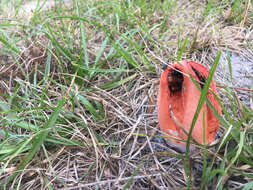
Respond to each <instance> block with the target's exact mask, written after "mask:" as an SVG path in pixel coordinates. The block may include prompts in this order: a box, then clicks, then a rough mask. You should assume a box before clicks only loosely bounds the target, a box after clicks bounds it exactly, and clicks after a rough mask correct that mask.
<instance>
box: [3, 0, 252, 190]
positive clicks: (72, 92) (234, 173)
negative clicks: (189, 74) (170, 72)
mask: <svg viewBox="0 0 253 190" xmlns="http://www.w3.org/2000/svg"><path fill="white" fill-rule="evenodd" d="M130 2H131V4H130V5H128V6H129V7H128V8H127V5H126V4H124V3H123V1H122V2H121V1H120V2H119V3H117V1H112V2H108V1H94V2H93V1H89V3H88V5H89V6H87V5H86V4H85V3H80V5H79V7H80V10H82V11H83V15H84V16H83V17H84V18H88V19H90V20H92V21H95V22H96V23H99V24H101V25H102V26H104V27H105V28H107V29H108V30H109V32H111V34H112V36H110V35H109V33H108V31H107V30H104V29H103V28H102V27H98V25H95V24H94V23H91V22H88V21H87V22H84V28H85V35H86V37H87V41H86V44H84V43H82V31H81V30H80V28H81V27H80V26H79V25H80V20H79V18H78V17H74V18H67V16H73V15H76V14H77V13H76V12H77V9H78V8H76V6H75V4H68V6H67V7H63V8H62V7H58V6H59V5H56V6H55V7H54V6H52V7H51V5H50V7H49V8H50V9H49V10H43V12H40V11H38V12H35V13H34V14H33V15H32V16H31V15H30V16H31V17H30V16H29V18H30V20H29V22H26V21H25V20H24V21H23V20H22V22H18V24H17V23H16V22H17V21H16V20H15V19H16V18H17V17H18V18H22V14H21V16H20V14H19V15H15V16H13V15H11V14H8V15H6V14H5V15H2V16H1V18H2V19H3V18H7V17H8V18H9V19H11V21H10V22H9V21H7V20H2V21H0V24H2V25H3V26H4V24H7V26H8V27H4V29H1V30H0V32H2V36H5V37H6V36H8V38H4V39H8V42H9V43H8V44H7V45H6V44H4V43H3V44H1V43H0V48H1V49H0V76H1V79H2V80H1V82H0V90H1V91H0V93H1V94H2V95H1V97H0V98H1V102H0V104H1V107H0V110H1V111H2V112H1V125H2V126H1V130H0V143H1V145H2V147H3V148H2V149H1V148H0V156H1V157H0V166H1V168H2V170H0V185H1V186H0V189H62V190H71V189H73V190H74V189H187V176H186V171H185V168H184V165H183V159H182V156H183V153H182V152H178V151H177V150H176V149H175V148H174V147H172V146H171V145H170V144H169V142H167V141H166V140H165V139H164V138H163V135H164V134H162V133H161V131H160V130H159V127H158V122H157V115H156V97H157V89H158V83H159V74H160V73H161V65H162V64H163V63H167V64H171V63H172V62H174V61H176V60H177V59H178V58H179V59H185V58H187V59H192V60H196V61H198V62H200V63H202V64H204V65H206V66H208V67H211V65H212V63H213V60H214V58H215V56H216V53H217V50H218V49H221V50H223V51H224V52H225V51H226V48H228V50H229V51H230V52H234V53H237V54H239V55H241V56H244V57H246V58H247V59H249V60H250V61H251V63H252V60H253V53H252V46H250V44H253V27H252V24H251V23H252V19H253V17H252V6H249V7H248V4H247V2H250V1H245V2H244V3H242V5H244V7H243V8H242V10H243V11H244V12H243V13H244V15H245V14H246V12H247V15H249V16H246V17H245V16H243V17H242V19H241V20H240V19H239V17H238V11H234V12H233V11H232V10H231V9H232V6H231V4H230V3H229V2H228V1H225V0H224V1H220V2H219V1H214V5H213V6H217V7H216V8H213V9H211V10H209V11H208V12H207V13H206V15H205V12H206V10H208V8H207V7H208V5H207V4H206V3H205V1H203V2H200V1H184V0H181V1H178V3H176V1H170V2H169V1H168V3H167V4H166V2H163V1H157V2H159V3H157V6H158V5H161V7H159V8H156V7H155V6H154V8H153V9H152V8H150V9H149V8H147V9H145V8H143V7H144V5H145V3H144V1H139V2H143V6H140V5H138V4H135V3H134V2H132V1H130ZM145 2H146V1H145ZM147 2H149V1H147ZM155 2H156V1H150V2H149V3H154V4H155ZM136 3H137V1H136ZM121 4H122V7H120V5H121ZM123 5H124V6H123ZM131 6H133V7H131ZM138 6H139V7H138ZM124 7H125V8H124ZM93 8H94V10H93ZM163 8H164V9H163ZM112 10H113V11H112ZM41 11H42V10H41ZM229 11H230V12H229ZM37 13H38V14H37ZM165 13H167V14H165ZM239 13H240V12H239ZM36 14H37V15H36ZM234 15H235V16H234ZM236 15H237V16H236ZM250 15H251V16H250ZM60 17H63V19H61V18H60ZM234 17H235V18H234ZM117 18H118V19H119V20H117ZM245 18H246V19H245ZM237 19H239V20H237ZM12 24H14V26H12ZM135 30H136V31H135ZM50 31H52V32H51V33H50ZM80 31H81V32H80ZM106 36H107V37H109V38H108V41H107V43H106V42H105V37H106ZM185 39H188V42H187V43H186V46H185V47H184V48H183V43H184V40H185ZM104 43H106V45H104ZM50 44H51V45H52V48H51V49H50ZM8 45H9V46H8ZM85 46H86V47H85ZM112 47H114V49H112ZM117 48H118V49H120V50H122V51H120V50H117ZM13 49H14V50H13ZM15 49H16V50H17V51H16V52H15ZM65 50H66V51H67V52H69V53H70V55H68V53H66V51H65ZM80 50H81V53H80ZM101 50H102V53H101V57H98V55H99V52H100V51H101ZM180 50H182V55H181V56H179V52H180ZM64 51H65V52H64ZM85 51H86V52H87V55H88V62H89V69H95V71H94V70H93V71H92V70H91V71H88V72H86V71H83V70H82V69H81V68H79V70H78V68H77V67H75V64H80V63H81V64H83V63H86V61H87V60H86V57H85ZM83 52H84V53H83ZM49 55H50V56H51V59H50V60H51V61H50V64H48V63H49V62H48V59H49ZM224 55H225V54H224ZM124 56H125V57H124ZM97 58H99V61H96V59H97ZM129 59H130V60H129ZM131 59H132V60H133V61H132V62H131ZM134 61H135V62H134ZM134 63H136V66H134ZM48 65H50V69H49V70H47V67H48ZM83 65H85V64H83ZM96 69H98V70H97V71H96ZM99 69H102V70H103V69H108V70H110V69H111V70H113V69H122V70H128V71H127V72H121V71H116V72H113V73H110V72H108V73H106V72H102V71H99ZM49 71H50V72H49ZM98 71H99V72H98ZM103 71H104V70H103ZM47 72H49V74H48V75H47V74H46V73H47ZM227 75H228V76H227V78H229V72H228V73H227ZM215 77H216V78H215V79H216V81H217V82H218V83H220V84H221V85H228V84H230V83H227V82H229V81H228V80H224V78H225V77H224V75H223V73H222V71H221V70H217V73H216V76H215ZM73 78H75V83H74V84H73V83H71V81H72V79H73ZM235 80H239V79H235ZM105 84H106V85H105ZM248 85H250V84H246V85H245V86H241V87H243V88H249V86H248ZM222 89H223V88H221V90H220V95H221V97H222V104H223V105H224V106H225V107H226V109H227V110H228V111H229V113H231V114H233V113H234V109H237V110H236V111H235V112H236V113H237V114H236V115H233V117H234V118H233V119H234V121H235V122H237V121H238V120H239V121H240V119H241V120H243V119H244V118H245V117H246V116H245V115H246V114H247V113H250V114H249V115H250V116H251V115H252V110H251V112H250V110H249V112H246V111H245V109H246V108H244V105H246V107H247V106H248V109H249V106H250V103H249V101H250V92H244V91H243V92H244V93H246V95H245V96H246V98H245V99H243V101H242V102H240V101H238V102H236V98H235V97H238V95H235V96H234V98H231V99H232V100H231V99H230V98H229V97H230V95H231V94H233V93H235V94H236V92H233V91H232V92H231V91H229V89H227V90H222ZM67 91H68V92H69V94H68V99H67V100H66V103H65V105H64V106H63V107H62V109H61V112H60V113H59V116H58V117H57V120H56V122H55V124H54V125H53V126H51V127H49V129H48V130H49V131H50V133H49V134H48V136H47V137H46V138H45V139H44V141H43V142H44V143H43V144H42V145H41V146H40V148H38V149H37V150H36V154H35V155H34V156H33V158H32V159H30V160H29V163H27V164H26V165H25V168H24V169H22V170H21V171H16V169H17V167H18V165H19V164H20V163H22V162H21V161H22V160H24V158H25V157H26V156H27V155H28V153H29V151H30V150H31V149H32V148H31V147H32V146H33V144H35V143H36V142H37V141H36V138H35V137H36V135H38V134H39V132H40V131H42V130H43V127H45V126H46V124H45V123H47V121H48V120H49V119H50V118H51V115H52V114H53V113H54V111H55V107H56V105H57V104H58V101H59V100H60V99H62V98H63V96H64V94H65V93H66V92H67ZM228 93H231V94H228ZM240 93H241V92H240ZM240 93H239V96H240ZM83 98H85V99H86V100H87V101H89V103H90V104H89V103H87V101H85V100H83ZM231 102H232V103H233V104H232V103H231ZM242 105H243V106H242ZM235 106H236V108H235ZM240 106H241V107H240ZM6 107H7V108H6ZM94 110H95V112H96V113H97V114H96V113H94V112H93V111H94ZM240 114H241V115H240ZM8 119H9V120H8ZM224 119H225V120H226V121H227V120H228V118H227V117H226V116H224ZM17 120H19V121H20V120H21V121H24V122H26V123H25V124H24V126H21V125H18V124H16V123H15V122H16V121H17ZM8 121H11V122H8ZM232 122H233V121H228V123H229V124H231V125H232ZM17 123H18V122H17ZM32 126H35V127H34V129H32ZM240 130H241V131H245V134H246V133H247V135H246V137H245V138H246V140H245V142H246V143H248V144H247V145H248V147H250V146H252V142H253V140H252V118H251V117H249V118H247V119H246V120H245V121H244V122H243V123H242V124H241V128H240V129H239V132H238V131H237V132H238V134H239V133H240ZM250 130H251V131H250ZM229 132H230V131H229V129H227V128H226V127H225V126H221V127H220V130H219V132H218V135H217V138H219V139H220V142H221V141H223V140H225V139H224V136H223V135H224V134H226V133H229ZM229 136H230V139H228V140H226V142H225V144H224V146H222V148H220V149H219V148H218V145H217V146H216V147H213V148H210V149H207V150H206V149H204V148H203V147H202V148H201V147H200V148H199V149H198V150H196V151H194V152H191V154H190V157H189V158H188V160H189V165H190V167H191V181H192V184H191V189H200V185H201V181H202V172H203V168H204V167H203V162H204V161H203V157H204V151H205V150H206V151H207V157H206V159H207V162H208V165H210V164H211V163H212V165H213V167H212V170H215V169H220V170H222V169H223V170H225V169H226V168H227V167H228V166H229V163H230V162H231V160H232V159H233V158H234V155H232V156H231V155H230V152H233V151H234V152H235V153H236V151H237V149H236V150H235V149H233V147H235V145H236V143H237V142H236V141H235V140H234V139H236V138H233V135H229ZM30 138H32V140H30ZM250 143H251V144H250ZM23 145H24V146H23ZM5 151H6V152H5ZM8 151H10V152H8ZM216 151H218V152H217V153H216ZM247 154H248V152H247V151H245V150H244V152H242V154H241V156H242V157H244V158H242V157H240V159H239V158H238V159H237V161H236V162H234V164H233V165H232V166H231V167H230V168H229V171H228V173H227V175H226V176H222V175H219V173H217V174H216V175H215V176H214V178H213V179H212V180H209V181H208V182H206V183H205V187H203V188H204V189H216V188H217V183H218V181H219V180H220V179H222V181H221V185H222V187H223V188H227V189H242V187H243V186H244V185H245V184H246V183H248V182H250V181H252V176H253V175H252V172H253V169H252V167H251V165H250V162H251V163H252V155H247ZM213 158H214V159H213ZM212 159H213V160H212ZM245 159H246V160H247V161H245ZM15 172H18V174H19V175H18V176H15V178H13V180H12V181H10V183H8V184H6V183H5V182H6V181H7V180H8V178H9V177H10V176H12V175H13V174H14V173H15ZM219 188H220V187H219Z"/></svg>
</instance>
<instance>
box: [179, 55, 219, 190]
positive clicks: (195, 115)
mask: <svg viewBox="0 0 253 190" xmlns="http://www.w3.org/2000/svg"><path fill="white" fill-rule="evenodd" d="M220 55H221V51H219V52H218V54H217V56H216V58H215V60H214V63H213V65H212V68H211V69H210V71H209V74H208V77H207V79H206V82H205V85H204V88H203V90H202V92H201V95H200V98H199V102H198V106H197V109H196V111H195V114H194V116H193V119H192V123H191V127H190V130H189V133H188V134H189V135H188V138H187V143H186V153H185V154H186V159H185V161H184V165H185V170H186V174H187V188H188V189H190V187H191V179H190V168H189V165H188V159H187V158H188V157H189V152H190V140H191V136H192V131H193V128H194V126H195V123H196V121H197V118H198V116H199V113H200V110H201V108H202V106H203V104H204V102H205V100H206V95H207V93H208V91H209V87H210V84H211V81H212V78H213V75H214V72H215V70H216V67H217V65H218V63H219V60H220Z"/></svg>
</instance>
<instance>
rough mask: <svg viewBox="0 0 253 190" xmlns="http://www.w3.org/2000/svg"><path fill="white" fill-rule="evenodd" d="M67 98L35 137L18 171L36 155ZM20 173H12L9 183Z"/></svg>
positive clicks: (60, 103) (61, 101) (59, 104)
mask: <svg viewBox="0 0 253 190" xmlns="http://www.w3.org/2000/svg"><path fill="white" fill-rule="evenodd" d="M65 102H66V99H65V98H63V99H62V100H60V101H59V103H58V106H57V107H56V108H55V110H54V112H53V114H52V115H51V117H50V118H49V120H48V121H47V123H46V124H45V125H44V126H43V129H44V130H41V131H40V132H39V133H38V134H37V135H36V136H35V137H34V139H33V140H34V142H33V143H32V148H31V149H30V151H29V152H28V154H27V155H26V157H25V158H24V159H23V160H22V162H21V163H20V164H19V165H18V166H17V169H16V170H17V171H20V170H23V169H24V168H25V167H26V166H27V164H28V163H29V161H30V160H31V159H32V158H33V157H34V155H35V154H36V152H37V151H38V149H39V148H40V146H41V145H42V143H43V142H44V140H45V139H46V137H47V135H48V133H49V128H51V127H53V126H54V124H55V122H56V120H57V118H58V116H59V113H60V111H61V110H62V108H63V106H64V105H65ZM18 174H19V173H18V172H16V173H14V174H12V175H11V176H10V177H9V178H8V179H7V182H6V183H7V184H8V183H10V182H11V181H12V180H13V179H14V178H15V177H16V176H17V175H18Z"/></svg>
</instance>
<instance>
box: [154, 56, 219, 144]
mask: <svg viewBox="0 0 253 190" xmlns="http://www.w3.org/2000/svg"><path fill="white" fill-rule="evenodd" d="M208 72H209V71H208V69H207V68H206V67H205V66H203V65H201V64H199V63H197V62H194V61H190V60H184V61H181V62H179V63H175V64H173V65H171V66H167V67H166V68H164V71H163V72H162V74H161V77H160V87H159V94H158V102H157V103H158V121H159V124H160V129H161V130H162V131H163V132H165V133H166V134H168V135H169V136H171V137H173V139H174V140H173V139H172V140H171V141H172V142H175V143H177V144H184V143H182V141H178V140H175V139H179V140H184V141H185V140H187V138H188V136H187V134H188V132H189V130H190V126H191V122H192V119H193V116H194V114H195V111H196V108H197V105H198V102H199V99H200V94H201V92H200V90H199V89H198V88H197V87H196V85H195V84H194V83H193V81H192V80H191V78H190V77H189V74H191V75H192V77H193V78H194V79H195V80H196V82H197V83H198V85H199V86H200V88H203V86H204V84H205V80H206V79H207V76H208ZM211 91H212V92H213V93H216V94H217V91H216V85H215V82H214V81H213V80H212V81H211V84H210V87H209V91H208V94H207V98H208V100H209V101H210V102H211V104H212V105H213V107H214V108H215V109H216V111H217V112H218V113H219V114H221V108H220V106H219V104H218V101H217V100H216V98H215V96H214V94H213V93H212V92H211ZM203 114H204V116H203ZM203 118H205V122H204V123H205V124H203ZM203 126H205V134H203ZM218 126H219V121H218V119H217V118H216V116H215V114H214V113H213V112H212V110H211V109H210V107H209V106H208V105H207V104H206V103H204V105H203V107H202V108H201V111H200V114H199V116H198V118H197V121H196V124H195V126H194V128H193V132H192V138H193V139H194V141H196V142H198V143H200V144H203V143H204V141H203V140H204V138H205V143H206V144H210V143H212V142H213V141H214V139H215V134H216V132H217V129H218Z"/></svg>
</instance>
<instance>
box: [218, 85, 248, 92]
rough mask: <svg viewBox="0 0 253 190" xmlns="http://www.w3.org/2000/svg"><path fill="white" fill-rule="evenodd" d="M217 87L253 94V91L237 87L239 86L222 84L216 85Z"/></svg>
mask: <svg viewBox="0 0 253 190" xmlns="http://www.w3.org/2000/svg"><path fill="white" fill-rule="evenodd" d="M216 86H217V87H219V88H231V89H236V90H242V91H247V92H253V89H248V88H241V87H237V86H226V85H220V84H216Z"/></svg>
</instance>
